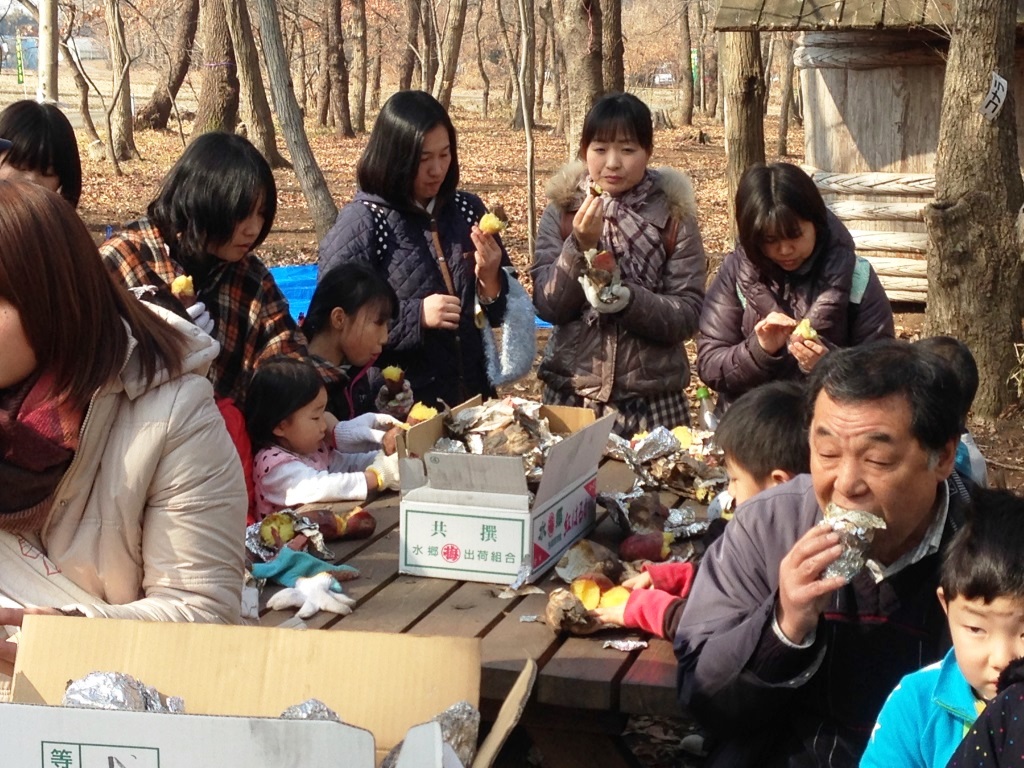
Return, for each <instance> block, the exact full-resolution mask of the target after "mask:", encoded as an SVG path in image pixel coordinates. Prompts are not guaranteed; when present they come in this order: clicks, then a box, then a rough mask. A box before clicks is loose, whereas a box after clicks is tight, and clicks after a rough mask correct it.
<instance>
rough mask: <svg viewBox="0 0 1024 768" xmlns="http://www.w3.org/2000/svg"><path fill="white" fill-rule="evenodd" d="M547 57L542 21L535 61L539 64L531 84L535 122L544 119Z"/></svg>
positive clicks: (546, 26) (546, 39) (545, 28)
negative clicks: (532, 84)
mask: <svg viewBox="0 0 1024 768" xmlns="http://www.w3.org/2000/svg"><path fill="white" fill-rule="evenodd" d="M547 58H548V25H547V22H546V21H545V22H544V28H543V30H542V31H541V33H540V39H539V41H538V46H537V63H539V66H537V67H536V69H537V76H536V78H535V79H534V86H533V119H534V121H535V122H538V123H541V122H543V121H544V85H545V83H546V82H547V80H546V76H547V71H548V65H547Z"/></svg>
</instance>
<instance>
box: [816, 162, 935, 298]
mask: <svg viewBox="0 0 1024 768" xmlns="http://www.w3.org/2000/svg"><path fill="white" fill-rule="evenodd" d="M804 170H805V171H806V172H807V173H808V174H809V175H810V176H811V178H812V179H814V183H815V184H816V185H817V187H818V189H819V190H820V191H821V192H822V194H824V195H826V196H829V198H832V199H828V200H827V204H828V207H829V208H830V209H831V210H832V212H833V213H835V215H836V216H838V217H839V219H840V220H841V221H842V222H843V223H844V224H846V225H847V228H848V229H849V230H850V235H851V236H852V237H853V242H854V244H855V245H856V248H857V253H858V254H859V255H861V256H863V257H864V258H866V259H867V260H868V261H870V262H871V266H873V267H874V269H875V272H877V273H878V277H879V279H880V280H881V282H882V287H883V288H885V292H886V294H887V295H888V296H889V300H890V301H901V302H911V303H915V304H923V303H925V300H926V298H927V294H928V276H927V267H928V262H927V260H926V258H925V256H926V254H927V252H928V235H927V233H924V232H896V231H885V230H880V229H879V230H876V229H857V228H856V222H865V221H871V222H897V221H898V222H923V221H924V206H925V205H926V204H927V203H928V202H930V200H931V197H932V196H933V195H934V194H935V176H934V175H932V174H926V173H868V172H864V173H831V172H828V171H821V170H818V169H817V168H811V167H808V166H804ZM837 195H861V196H865V197H868V196H872V195H878V196H890V197H891V196H898V197H906V198H910V201H908V202H885V201H873V200H841V199H834V197H833V196H837Z"/></svg>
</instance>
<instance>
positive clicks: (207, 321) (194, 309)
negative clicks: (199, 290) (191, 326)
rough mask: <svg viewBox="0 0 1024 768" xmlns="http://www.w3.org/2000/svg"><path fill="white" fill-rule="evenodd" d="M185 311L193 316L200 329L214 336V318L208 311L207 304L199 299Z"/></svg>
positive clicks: (193, 320)
mask: <svg viewBox="0 0 1024 768" xmlns="http://www.w3.org/2000/svg"><path fill="white" fill-rule="evenodd" d="M185 311H186V312H188V316H189V317H191V318H192V322H193V323H195V324H196V325H197V326H198V327H199V330H201V331H202V332H203V333H205V334H207V335H208V336H213V318H212V317H210V313H209V312H207V311H206V305H205V304H203V302H201V301H197V302H196V303H195V304H193V305H192V306H191V307H189V308H188V309H186V310H185Z"/></svg>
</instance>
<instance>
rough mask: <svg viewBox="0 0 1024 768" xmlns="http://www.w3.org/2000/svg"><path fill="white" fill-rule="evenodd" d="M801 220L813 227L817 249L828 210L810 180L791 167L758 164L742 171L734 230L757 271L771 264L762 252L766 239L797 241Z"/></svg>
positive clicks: (775, 164)
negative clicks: (795, 238)
mask: <svg viewBox="0 0 1024 768" xmlns="http://www.w3.org/2000/svg"><path fill="white" fill-rule="evenodd" d="M800 219H803V220H804V221H809V222H810V223H811V224H813V225H814V231H815V234H816V241H815V248H817V245H818V244H819V243H821V242H822V239H823V238H824V237H826V233H827V232H828V209H827V208H826V207H825V201H824V200H823V199H822V197H821V193H820V192H819V191H818V188H817V187H816V186H815V185H814V181H813V180H812V179H811V177H810V176H808V175H807V174H806V173H804V172H803V171H802V170H801V169H800V168H798V167H797V166H795V165H792V164H791V163H771V164H769V165H764V164H762V163H758V164H757V165H752V166H750V167H749V168H748V169H747V170H746V171H744V173H743V176H742V177H741V178H740V183H739V186H738V187H737V188H736V229H737V230H738V232H739V240H740V245H742V246H743V250H744V251H745V252H746V254H747V258H748V259H750V260H751V261H752V262H753V263H754V264H755V265H756V266H757V267H758V268H760V269H761V270H762V271H763V270H764V269H766V268H768V267H769V266H770V264H771V262H770V261H769V260H768V258H767V257H766V256H765V255H764V253H763V252H762V251H761V244H762V243H763V242H764V241H765V239H767V238H768V237H776V238H781V239H790V238H794V237H799V235H800V222H799V220H800Z"/></svg>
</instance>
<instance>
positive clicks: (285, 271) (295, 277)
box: [270, 264, 551, 328]
mask: <svg viewBox="0 0 1024 768" xmlns="http://www.w3.org/2000/svg"><path fill="white" fill-rule="evenodd" d="M270 274H272V275H273V276H274V280H275V281H277V285H278V287H279V288H280V289H281V292H282V293H284V297H285V298H286V299H288V308H289V309H290V310H291V312H292V317H294V318H295V319H296V320H298V319H299V316H300V315H305V314H306V312H307V311H308V310H309V301H310V299H312V298H313V291H314V290H315V289H316V264H296V265H294V266H289V267H271V268H270ZM536 323H537V327H538V328H550V327H551V324H550V323H545V322H544V321H543V320H541V319H540V318H539V317H538V318H537V320H536Z"/></svg>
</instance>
